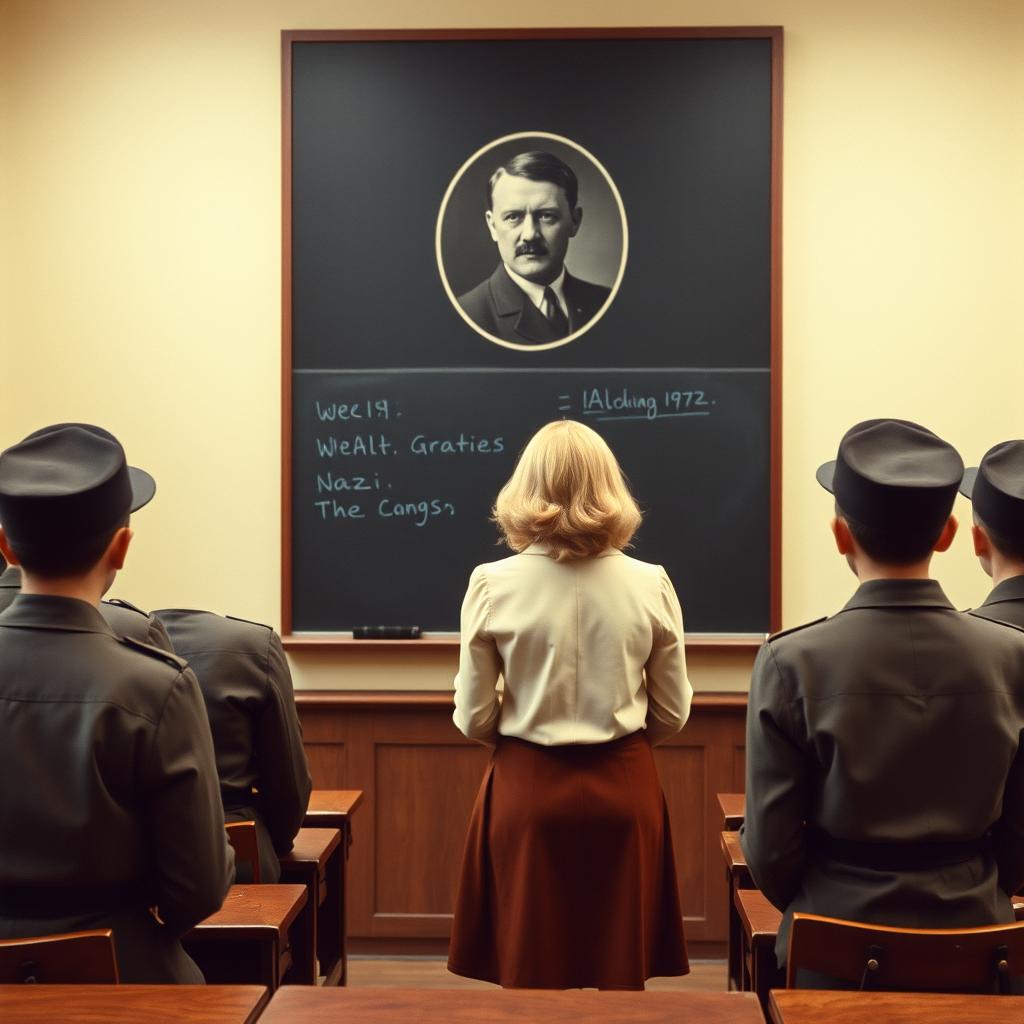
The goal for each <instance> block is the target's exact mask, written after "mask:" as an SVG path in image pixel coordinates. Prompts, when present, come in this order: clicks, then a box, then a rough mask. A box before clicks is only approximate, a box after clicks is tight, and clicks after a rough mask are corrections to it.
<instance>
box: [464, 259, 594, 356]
mask: <svg viewBox="0 0 1024 1024" xmlns="http://www.w3.org/2000/svg"><path fill="white" fill-rule="evenodd" d="M564 289H565V302H566V305H567V306H568V307H569V331H568V334H572V333H573V332H574V331H578V330H579V329H580V328H581V327H583V326H584V325H586V324H587V323H589V322H590V321H591V320H592V319H593V318H594V316H595V315H596V314H597V311H598V310H599V309H600V308H601V307H602V306H603V305H604V304H605V302H606V301H607V299H608V296H609V295H610V294H611V289H610V288H605V287H604V286H603V285H599V284H591V283H590V282H589V281H581V280H580V279H579V278H577V277H573V276H572V275H571V274H570V273H569V272H568V271H566V274H565V281H564ZM459 305H460V306H461V307H462V308H463V310H464V311H465V312H466V315H467V316H468V317H469V318H470V319H471V320H472V321H473V323H475V324H476V325H477V326H478V327H480V328H481V329H482V330H484V331H486V332H487V333H488V334H493V335H494V336H495V337H496V338H501V340H502V341H514V342H516V343H518V344H520V345H543V344H546V343H547V342H551V341H558V340H559V339H560V338H565V337H567V336H568V335H567V334H563V333H561V332H559V331H558V330H556V328H555V327H554V326H552V324H551V322H550V321H549V320H548V318H547V317H546V316H544V314H543V313H542V312H541V311H540V310H539V309H538V308H537V307H536V306H535V305H534V304H533V303H532V302H531V301H530V297H529V296H528V295H527V294H526V292H524V291H523V290H522V288H520V287H519V286H518V285H517V284H516V283H515V282H514V281H513V280H512V278H511V277H509V276H508V273H507V272H506V271H505V265H504V264H502V263H499V264H498V268H497V270H495V271H494V273H493V274H491V276H490V277H489V278H488V279H487V280H486V281H481V282H480V284H478V285H477V286H476V287H475V288H474V289H472V291H468V292H466V294H465V295H460V296H459Z"/></svg>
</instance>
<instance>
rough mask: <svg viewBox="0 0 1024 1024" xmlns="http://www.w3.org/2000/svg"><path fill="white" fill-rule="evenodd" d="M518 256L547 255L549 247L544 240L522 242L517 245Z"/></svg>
mask: <svg viewBox="0 0 1024 1024" xmlns="http://www.w3.org/2000/svg"><path fill="white" fill-rule="evenodd" d="M516 255H517V256H547V255H548V247H547V246H546V245H545V244H544V243H543V242H520V243H519V244H518V245H517V246H516Z"/></svg>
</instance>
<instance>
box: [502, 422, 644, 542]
mask: <svg viewBox="0 0 1024 1024" xmlns="http://www.w3.org/2000/svg"><path fill="white" fill-rule="evenodd" d="M492 518H493V519H494V522H495V523H497V524H498V528H499V529H500V530H501V532H502V534H503V535H504V540H505V543H506V544H508V546H509V547H510V548H512V550H513V551H522V550H523V549H524V548H528V547H529V546H530V545H531V544H534V543H537V542H540V543H543V544H546V545H548V548H549V550H550V554H551V556H552V557H553V558H555V559H557V560H558V561H560V562H564V561H570V560H572V559H580V558H590V557H591V556H593V555H596V554H598V553H599V552H601V551H605V550H607V549H608V548H620V549H621V548H624V547H626V546H628V544H629V542H630V540H631V539H632V537H633V534H634V533H636V531H637V528H638V527H639V526H640V522H641V520H642V518H643V517H642V516H641V514H640V509H639V508H638V506H637V503H636V502H635V501H634V500H633V496H632V495H631V494H630V493H629V488H628V487H627V485H626V481H625V479H624V478H623V476H622V470H621V469H620V468H619V464H618V462H617V461H616V459H615V456H614V455H613V454H612V450H611V449H610V448H609V447H608V445H607V444H605V442H604V439H603V438H602V437H601V436H600V434H597V433H595V432H594V431H593V430H591V429H590V427H585V426H584V425H583V424H582V423H576V422H575V421H574V420H556V421H555V422H554V423H549V424H548V425H547V426H545V427H541V428H540V430H538V431H537V433H536V434H534V435H533V437H532V438H530V442H529V444H527V446H526V447H525V448H524V449H523V454H522V455H520V457H519V462H518V463H517V465H516V468H515V471H514V472H513V474H512V476H511V478H510V479H509V481H508V483H507V484H505V486H504V487H503V488H502V489H501V491H500V492H499V494H498V499H497V501H495V503H494V509H493V512H492Z"/></svg>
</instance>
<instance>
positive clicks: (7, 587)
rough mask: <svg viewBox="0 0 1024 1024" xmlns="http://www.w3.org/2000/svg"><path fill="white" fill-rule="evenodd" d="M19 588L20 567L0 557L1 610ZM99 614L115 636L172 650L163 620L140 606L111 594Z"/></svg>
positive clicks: (102, 603) (102, 604) (102, 602)
mask: <svg viewBox="0 0 1024 1024" xmlns="http://www.w3.org/2000/svg"><path fill="white" fill-rule="evenodd" d="M19 590H21V569H19V568H18V566H16V565H8V564H7V562H6V560H5V559H4V558H3V557H0V612H2V611H3V610H4V609H5V608H6V607H7V606H8V605H9V604H10V603H11V602H12V601H13V600H14V598H15V597H16V596H17V593H18V591H19ZM100 615H102V616H103V618H105V619H106V620H107V625H108V626H110V628H111V629H112V630H113V631H114V633H116V634H117V636H127V637H131V639H132V640H138V641H139V642H140V643H144V644H152V645H153V646H154V647H159V648H160V649H161V650H164V651H170V652H171V654H173V653H174V648H173V647H172V646H171V641H170V639H169V638H168V636H167V630H165V629H164V627H163V623H162V622H161V621H160V620H159V619H158V618H156V617H155V616H153V615H147V614H146V613H145V612H144V611H143V610H142V609H141V608H136V607H135V605H133V604H130V603H129V602H128V601H122V600H120V599H119V598H112V599H111V600H109V601H101V602H100Z"/></svg>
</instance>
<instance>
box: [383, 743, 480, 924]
mask: <svg viewBox="0 0 1024 1024" xmlns="http://www.w3.org/2000/svg"><path fill="white" fill-rule="evenodd" d="M488 756H489V755H488V753H487V751H486V750H485V749H484V748H483V747H480V746H477V745H474V746H472V747H468V746H464V745H460V744H454V743H435V744H426V743H418V744H402V743H378V744H376V748H375V775H374V790H375V792H376V794H377V797H376V799H377V827H376V837H375V839H376V848H377V860H376V872H375V879H374V881H375V899H374V925H375V930H376V929H377V928H379V927H380V926H382V925H385V924H387V925H390V927H389V929H388V930H389V933H390V934H392V935H403V936H416V937H426V936H436V937H447V936H448V935H449V932H450V930H451V913H452V907H453V905H454V903H455V891H456V887H457V885H458V880H459V868H460V866H461V864H462V850H463V846H464V844H465V840H466V827H467V825H468V823H469V816H470V812H471V811H472V809H473V801H474V800H475V799H476V794H477V791H478V790H479V788H480V781H481V779H482V778H483V774H484V770H485V769H486V767H487V760H488ZM384 918H387V919H389V920H388V921H387V922H385V921H384V920H382V919H384Z"/></svg>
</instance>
